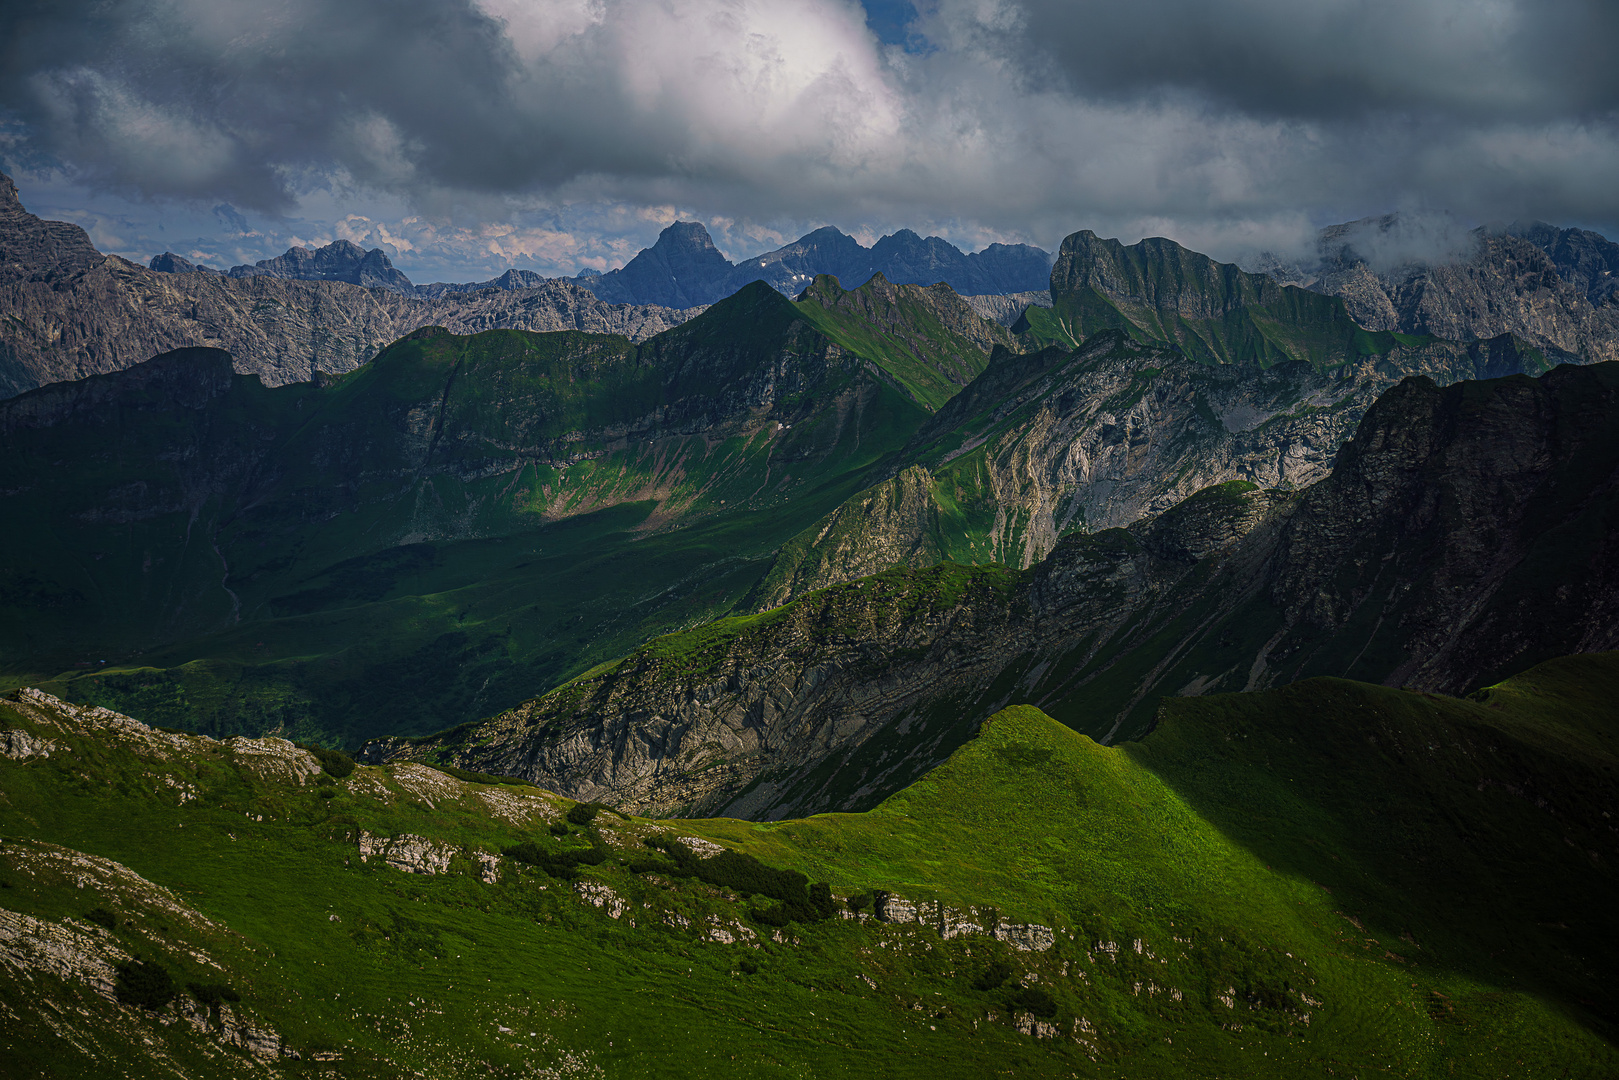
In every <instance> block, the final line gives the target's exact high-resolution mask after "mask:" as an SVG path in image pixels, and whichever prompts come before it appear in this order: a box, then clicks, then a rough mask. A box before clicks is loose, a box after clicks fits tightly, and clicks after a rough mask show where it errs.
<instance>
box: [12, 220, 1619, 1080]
mask: <svg viewBox="0 0 1619 1080" xmlns="http://www.w3.org/2000/svg"><path fill="white" fill-rule="evenodd" d="M3 225H4V222H0V226H3ZM0 232H3V229H0ZM30 235H32V234H30ZM36 239H37V238H36ZM46 239H49V237H48V236H47V237H46ZM0 240H4V236H3V235H0ZM43 242H44V241H41V243H43ZM86 243H88V241H86ZM851 243H852V241H851ZM36 246H37V245H36ZM58 246H60V245H58ZM18 250H21V249H18ZM24 254H26V252H24ZM715 254H716V257H717V256H718V253H717V251H716V252H715ZM19 258H21V256H19ZM1543 261H1544V260H1543ZM7 265H8V266H12V265H13V264H12V263H8V264H7ZM15 265H16V266H22V263H21V262H17V263H16V264H15ZM648 265H650V263H649V264H648ZM727 265H728V264H727ZM794 265H795V266H796V265H798V264H796V263H795V264H794ZM1525 265H1528V264H1525ZM1535 265H1537V266H1538V265H1539V264H1538V263H1537V264H1535ZM23 269H27V268H26V267H23ZM7 272H8V273H9V272H11V271H10V270H8V271H7ZM19 272H20V271H19ZM31 273H32V272H31ZM795 273H796V271H795ZM1525 273H1527V271H1525ZM171 276H172V275H171ZM1520 276H1521V275H1520ZM35 278H37V279H38V280H37V281H36V280H34V279H35ZM1530 278H1532V279H1533V280H1530ZM1552 278H1553V279H1554V278H1555V275H1552ZM51 280H54V279H50V278H49V276H48V275H46V276H45V277H40V276H39V274H34V275H33V277H31V278H30V279H29V282H30V284H29V288H30V290H32V291H30V292H29V293H28V295H30V296H34V295H36V294H38V295H40V296H43V295H44V294H45V292H47V291H50V290H51V289H54V286H52V285H51V284H50V282H51ZM75 280H76V279H75ZM795 280H796V279H795ZM804 280H805V281H807V282H808V284H807V286H806V287H804V288H803V289H802V291H801V292H800V293H799V294H798V295H797V296H796V297H788V296H785V295H783V294H782V293H781V292H779V291H777V290H776V289H774V288H772V287H771V286H770V285H769V284H767V283H766V282H764V281H756V282H754V283H753V284H750V285H747V286H745V287H744V288H742V289H740V290H739V291H736V292H735V293H734V294H733V295H731V296H729V297H727V298H724V299H722V300H720V301H719V302H717V303H714V304H713V305H712V306H710V307H708V308H707V309H706V310H703V311H701V312H700V313H698V312H697V311H696V310H695V309H692V310H688V311H683V312H680V313H678V314H679V316H680V318H679V319H678V320H671V321H670V322H668V323H667V324H659V325H660V326H663V327H664V328H662V329H661V331H660V332H656V333H653V332H651V331H650V330H648V331H647V332H646V333H645V334H642V333H640V332H637V333H636V334H635V335H634V336H633V337H632V336H624V335H620V334H617V333H595V332H586V331H585V330H584V329H573V330H562V331H557V332H545V333H538V332H530V331H527V330H523V329H514V328H512V327H509V326H501V325H493V324H489V323H478V324H477V325H470V326H469V325H464V324H460V323H458V324H456V325H457V326H458V327H459V328H460V329H466V330H471V331H476V332H471V333H452V332H450V330H448V329H445V328H443V327H437V326H425V327H422V328H419V329H416V330H414V331H413V332H412V333H410V334H409V335H408V336H406V337H404V338H401V339H399V340H395V341H393V342H392V344H389V345H387V346H386V347H385V348H382V349H381V350H380V352H378V353H377V354H376V355H375V356H374V358H372V359H370V360H369V361H368V362H365V363H363V364H359V366H357V367H353V369H352V370H346V371H344V372H343V373H341V374H331V373H330V372H331V370H332V369H330V368H321V367H319V365H317V364H314V363H313V361H312V362H311V365H310V370H311V372H314V371H316V370H319V371H320V372H322V374H320V376H319V377H318V378H314V379H313V381H308V382H300V381H287V380H282V381H280V383H279V384H277V385H270V383H274V382H277V380H275V379H270V380H266V379H263V378H261V377H259V375H261V374H262V372H260V373H258V374H253V375H250V374H244V373H243V368H242V366H241V363H242V361H241V358H240V357H233V356H232V355H231V354H230V353H228V352H226V351H224V350H223V349H220V348H215V347H212V346H213V345H216V344H219V342H218V341H208V342H200V343H198V344H197V345H196V347H187V348H179V349H176V350H174V351H170V352H166V353H163V354H162V355H158V356H155V357H153V358H151V359H149V360H146V361H145V362H143V363H135V364H133V365H132V366H127V365H123V364H122V363H121V362H120V364H118V365H116V366H117V367H118V368H119V369H118V370H112V371H109V372H106V373H103V374H98V375H94V376H92V377H89V378H84V379H81V380H79V381H70V382H61V383H55V384H51V385H45V386H40V387H38V388H36V389H33V390H30V391H29V392H27V393H22V394H19V395H17V396H15V397H13V398H10V399H8V400H4V401H0V511H3V512H0V1080H9V1078H10V1077H12V1076H16V1077H42V1076H43V1077H78V1076H119V1077H129V1078H139V1077H153V1078H158V1077H162V1078H169V1077H175V1078H179V1077H184V1078H188V1080H191V1078H195V1080H208V1078H213V1077H233V1076H244V1077H245V1076H260V1077H278V1076H285V1077H298V1076H310V1077H332V1078H339V1077H353V1078H376V1080H383V1078H388V1080H393V1078H396V1077H424V1078H431V1080H439V1078H445V1080H457V1078H463V1077H465V1078H469V1080H470V1078H473V1077H491V1076H494V1077H509V1078H513V1080H518V1078H531V1080H560V1078H603V1080H605V1078H618V1077H641V1076H646V1077H668V1078H671V1080H675V1078H680V1080H683V1078H687V1077H732V1076H734V1077H738V1078H755V1077H782V1078H784V1080H785V1078H788V1077H845V1076H846V1077H859V1078H865V1077H911V1076H915V1077H922V1078H926V1080H942V1078H945V1077H962V1078H974V1080H976V1078H981V1077H992V1076H1018V1077H1052V1078H1063V1077H1067V1078H1076V1080H1077V1078H1081V1077H1089V1078H1095V1080H1103V1078H1108V1080H1113V1078H1117V1080H1154V1078H1165V1080H1175V1078H1186V1080H1218V1078H1228V1080H1231V1078H1249V1077H1254V1078H1265V1077H1274V1078H1277V1080H1292V1078H1296V1077H1346V1078H1357V1080H1370V1078H1373V1077H1409V1078H1420V1080H1452V1078H1465V1077H1476V1078H1480V1080H1483V1078H1490V1080H1496V1078H1506V1077H1519V1078H1542V1077H1543V1078H1546V1080H1577V1078H1591V1080H1605V1078H1611V1077H1614V1076H1619V1045H1616V1042H1615V1040H1616V1038H1619V1009H1616V1006H1615V1003H1614V1002H1615V999H1614V996H1613V986H1614V981H1615V978H1616V976H1619V963H1616V962H1619V930H1616V929H1615V924H1614V921H1613V914H1612V913H1613V910H1614V909H1615V908H1616V907H1619V888H1616V886H1619V880H1616V869H1615V862H1616V859H1619V817H1616V815H1619V797H1616V796H1619V708H1616V707H1615V704H1614V702H1615V701H1619V652H1616V651H1614V650H1619V363H1609V362H1601V361H1603V360H1604V359H1605V358H1607V357H1609V356H1610V353H1611V350H1607V348H1606V346H1602V343H1601V342H1598V341H1596V340H1595V339H1594V338H1592V339H1590V340H1588V337H1589V335H1587V336H1584V337H1582V336H1580V335H1574V336H1573V337H1570V336H1569V335H1567V334H1565V335H1563V336H1560V337H1557V338H1556V339H1555V340H1554V339H1553V337H1552V336H1548V334H1546V333H1540V334H1532V335H1529V336H1524V334H1520V333H1519V331H1520V330H1524V329H1525V328H1524V327H1523V326H1517V325H1516V324H1514V325H1510V326H1495V325H1494V324H1493V323H1492V324H1490V325H1491V329H1490V331H1489V335H1486V334H1483V333H1478V334H1466V333H1461V332H1458V333H1457V334H1455V335H1454V337H1453V338H1446V337H1441V336H1435V335H1434V334H1433V333H1429V332H1427V329H1424V327H1423V326H1416V325H1415V324H1413V323H1410V322H1409V321H1405V322H1398V323H1397V325H1396V324H1390V325H1389V326H1384V328H1382V329H1376V330H1373V329H1368V328H1367V326H1366V325H1362V323H1361V322H1357V321H1356V318H1352V317H1351V312H1352V310H1356V311H1358V310H1360V308H1354V309H1352V308H1351V306H1349V305H1348V304H1346V301H1345V300H1344V299H1341V298H1339V297H1338V296H1336V295H1327V294H1326V293H1323V292H1319V291H1308V290H1304V289H1300V288H1297V287H1294V286H1292V285H1282V284H1279V283H1278V282H1277V281H1276V280H1274V279H1273V278H1271V277H1268V276H1265V275H1257V274H1247V273H1244V272H1243V271H1241V270H1240V269H1238V268H1236V267H1234V266H1227V265H1222V264H1219V263H1215V262H1213V261H1212V260H1210V259H1207V258H1205V257H1203V256H1201V255H1197V254H1196V253H1195V252H1189V251H1186V250H1185V249H1183V248H1180V247H1179V246H1178V245H1175V244H1172V243H1170V242H1168V241H1143V242H1142V243H1140V244H1137V245H1134V246H1132V247H1124V246H1122V245H1120V244H1117V243H1116V242H1112V241H1104V240H1101V239H1098V238H1097V237H1095V236H1094V235H1092V234H1090V233H1078V234H1075V235H1074V236H1072V237H1070V238H1069V240H1068V241H1067V242H1065V243H1064V245H1063V248H1062V252H1061V254H1060V256H1059V257H1058V260H1057V264H1056V267H1055V269H1054V270H1053V271H1052V277H1051V291H1050V298H1049V299H1050V301H1051V306H1050V307H1044V306H1027V305H1026V302H1024V301H1018V303H1024V304H1025V309H1024V310H1022V311H1021V315H1019V311H1017V310H1010V309H1008V308H1007V306H1006V305H1005V304H988V305H986V304H984V303H982V302H981V301H983V300H984V299H985V298H983V297H976V298H965V299H964V298H963V297H960V296H957V295H956V294H955V293H954V292H953V291H952V290H951V289H950V288H949V287H948V286H946V285H943V284H935V285H929V286H919V285H910V284H905V285H895V284H893V283H892V282H890V281H889V280H886V279H885V278H884V277H882V276H881V275H877V276H873V277H871V278H870V280H868V281H866V282H865V283H863V284H860V285H859V286H858V287H854V288H849V287H846V286H847V285H852V284H854V283H853V282H841V281H839V280H838V279H836V278H834V277H830V276H827V275H824V274H823V275H820V276H818V277H813V278H811V277H808V276H805V278H804ZM1514 280H1517V279H1516V278H1515V279H1514ZM1547 280H1551V279H1548V278H1546V274H1544V273H1542V272H1541V271H1540V270H1536V271H1535V273H1534V274H1533V275H1530V277H1528V278H1524V279H1523V282H1520V284H1524V282H1527V284H1524V289H1530V288H1531V286H1532V287H1533V288H1535V289H1539V288H1541V286H1539V285H1535V284H1534V282H1535V281H1542V282H1544V281H1547ZM36 285H37V286H38V288H34V286H36ZM1545 287H1546V288H1551V286H1550V285H1546V286H1545ZM345 288H353V289H355V290H359V291H360V292H363V291H364V290H363V289H361V287H360V286H345ZM1565 291H1566V290H1565ZM1519 292H1522V290H1519ZM51 295H52V296H53V297H56V299H57V300H58V301H60V302H62V303H66V302H67V301H66V300H62V299H61V298H62V297H63V296H67V295H68V294H67V293H66V292H63V293H61V296H58V295H57V293H56V292H52V293H51ZM265 295H269V294H268V293H266V294H265ZM344 295H347V294H344ZM469 295H480V294H478V293H477V292H476V291H474V292H473V293H469ZM1468 295H1472V294H1471V293H1469V294H1468ZM1514 295H1517V293H1515V294H1514ZM1525 295H1527V293H1526V294H1525ZM351 299H354V300H355V302H356V303H359V302H360V300H359V299H358V298H351ZM489 299H490V298H488V297H485V298H484V301H488V300H489ZM991 299H996V300H1001V301H1005V300H1007V299H1008V298H1005V297H998V298H991ZM1362 299H1364V297H1362ZM969 300H973V301H975V302H973V303H970V302H969ZM484 301H479V303H483V302H484ZM53 302H54V301H53ZM491 302H492V301H491ZM1357 303H1359V301H1357ZM1437 305H1438V301H1437V300H1435V301H1434V304H1431V305H1429V308H1425V309H1424V310H1429V309H1431V310H1433V311H1439V310H1440V307H1439V306H1437ZM1588 306H1589V305H1588ZM1362 307H1364V305H1362ZM1543 308H1544V305H1543ZM256 310H257V309H256ZM345 310H346V309H345ZM986 310H987V311H989V312H990V313H992V314H995V315H996V317H997V318H998V319H1000V320H1001V321H999V322H997V321H994V320H991V319H989V318H987V317H985V316H984V314H983V312H984V311H986ZM1537 310H1540V309H1537ZM1544 310H1545V311H1550V310H1552V309H1551V308H1544ZM266 311H268V309H266ZM1392 311H1393V308H1390V312H1392ZM333 312H336V309H332V311H328V312H327V314H326V315H325V316H322V318H327V317H330V318H333V319H335V318H336V316H337V315H338V314H341V312H336V314H333ZM204 314H206V313H204ZM294 314H295V313H292V312H288V313H286V315H285V318H286V319H292V318H293V317H294ZM619 314H620V315H624V314H625V313H624V312H619ZM305 316H308V317H309V318H314V316H312V315H309V313H308V312H305V313H304V314H302V315H297V318H298V319H305ZM256 317H261V318H262V319H264V320H269V321H274V319H272V315H271V314H266V313H265V312H259V314H258V315H257V316H256ZM625 317H628V316H625ZM1357 317H1358V316H1357ZM1604 317H1605V316H1604ZM276 318H280V317H279V316H277V317H276ZM198 319H199V317H198V316H194V317H193V321H198ZM283 321H285V320H283ZM305 321H307V319H306V320H305ZM317 321H318V320H317ZM339 321H341V320H339ZM1386 321H1387V320H1385V322H1386ZM1520 321H1521V320H1520ZM1475 322H1476V321H1475ZM1600 322H1601V320H1598V319H1595V318H1594V317H1593V318H1592V319H1588V320H1586V322H1585V323H1582V324H1581V325H1582V326H1585V327H1587V329H1589V328H1590V327H1596V326H1598V324H1599V323H1600ZM1008 323H1009V324H1011V325H1007V324H1008ZM19 325H21V324H19ZM198 325H202V324H201V322H200V321H199V322H198ZM300 325H303V324H302V323H300ZM311 325H313V324H311ZM578 325H580V326H583V325H585V324H584V323H580V324H578ZM590 325H592V326H597V325H604V324H597V323H591V324H590ZM613 325H616V324H613ZM637 325H640V324H639V323H638V324H637ZM1426 325H1427V324H1424V326H1426ZM1435 325H1437V324H1435ZM1445 325H1451V326H1456V327H1464V324H1463V323H1459V322H1455V321H1454V320H1453V321H1452V322H1451V323H1446V324H1445ZM1472 325H1475V323H1466V324H1465V326H1472ZM1478 325H1483V324H1482V323H1478ZM1431 328H1432V327H1428V329H1431ZM1417 330H1422V332H1416V331H1417ZM334 332H335V331H334ZM1593 332H1594V331H1593ZM1571 333H1572V332H1571ZM1580 334H1582V335H1583V334H1586V331H1585V330H1581V331H1580ZM165 340H166V339H165ZM1559 341H1561V342H1563V344H1562V345H1559V344H1557V342H1559ZM1574 345H1578V346H1579V350H1578V351H1573V346H1574ZM204 346H207V347H204ZM1565 346H1566V347H1565ZM1599 346H1602V347H1599ZM42 347H43V346H42ZM367 355H369V354H367ZM0 360H3V357H0ZM340 366H342V367H345V368H346V367H349V366H351V365H349V364H347V363H345V364H343V365H340Z"/></svg>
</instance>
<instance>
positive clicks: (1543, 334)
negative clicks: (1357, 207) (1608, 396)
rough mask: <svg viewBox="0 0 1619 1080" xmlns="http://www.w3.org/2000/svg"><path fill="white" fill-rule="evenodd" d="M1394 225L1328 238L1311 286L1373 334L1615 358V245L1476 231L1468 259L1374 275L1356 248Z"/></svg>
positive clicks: (1391, 219) (1527, 230) (1371, 224)
mask: <svg viewBox="0 0 1619 1080" xmlns="http://www.w3.org/2000/svg"><path fill="white" fill-rule="evenodd" d="M1399 227H1400V219H1399V218H1398V217H1397V216H1395V215H1390V216H1388V217H1385V218H1378V219H1371V220H1367V221H1357V222H1349V223H1347V224H1344V225H1339V226H1334V227H1333V228H1330V229H1327V230H1324V231H1323V233H1322V236H1321V264H1320V266H1319V267H1316V268H1312V269H1311V270H1310V271H1309V273H1310V275H1311V276H1312V277H1313V278H1314V280H1313V281H1312V282H1311V283H1310V286H1309V287H1310V288H1311V289H1313V290H1316V291H1319V292H1322V293H1326V294H1329V295H1332V296H1335V297H1339V298H1341V299H1342V300H1343V301H1344V303H1345V305H1346V306H1347V307H1348V310H1349V313H1350V315H1351V316H1353V317H1354V319H1355V321H1356V322H1358V323H1360V325H1362V326H1364V327H1366V328H1367V329H1370V330H1392V331H1400V332H1403V333H1410V334H1435V335H1438V336H1439V337H1445V338H1451V339H1455V340H1458V341H1467V340H1472V339H1484V338H1493V337H1496V336H1498V335H1500V334H1514V335H1516V336H1518V337H1520V338H1522V339H1523V340H1525V341H1527V342H1529V343H1531V344H1533V345H1534V346H1536V347H1537V348H1540V349H1543V350H1545V351H1546V352H1547V353H1548V354H1550V355H1554V356H1557V357H1558V358H1559V359H1574V358H1579V359H1580V360H1582V361H1584V362H1586V363H1592V362H1596V361H1602V360H1614V359H1619V304H1616V303H1615V302H1613V299H1612V297H1613V295H1614V291H1613V290H1614V285H1613V284H1612V282H1613V280H1614V279H1613V272H1614V271H1615V270H1619V245H1614V244H1612V243H1610V242H1609V241H1607V240H1606V239H1604V238H1603V237H1601V236H1599V235H1597V234H1596V233H1583V232H1581V231H1580V230H1574V229H1568V230H1560V229H1555V228H1553V227H1552V226H1549V225H1544V224H1542V223H1531V224H1523V225H1514V226H1512V227H1510V228H1508V229H1506V230H1495V229H1476V230H1474V231H1473V233H1472V234H1471V237H1470V241H1471V245H1472V251H1471V252H1470V253H1469V254H1467V255H1466V256H1463V257H1460V258H1457V259H1456V260H1454V261H1449V262H1431V263H1430V262H1410V263H1406V264H1403V265H1399V266H1394V267H1385V268H1382V269H1374V268H1373V266H1372V265H1370V264H1369V263H1368V261H1367V259H1366V257H1365V256H1364V255H1363V254H1362V253H1361V251H1360V250H1359V249H1358V248H1357V246H1356V244H1357V243H1359V244H1361V245H1362V246H1367V245H1368V244H1369V243H1375V242H1376V239H1377V236H1378V235H1379V234H1382V233H1387V232H1390V231H1391V230H1397V229H1398V228H1399ZM1367 234H1371V236H1370V239H1368V235H1367Z"/></svg>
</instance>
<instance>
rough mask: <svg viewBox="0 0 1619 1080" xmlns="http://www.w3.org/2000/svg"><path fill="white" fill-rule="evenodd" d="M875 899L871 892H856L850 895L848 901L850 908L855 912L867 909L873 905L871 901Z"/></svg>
mask: <svg viewBox="0 0 1619 1080" xmlns="http://www.w3.org/2000/svg"><path fill="white" fill-rule="evenodd" d="M873 899H874V898H873V897H872V895H871V894H870V893H869V892H863V893H855V894H854V895H853V896H851V897H849V899H848V901H847V903H848V905H849V910H850V911H854V912H861V911H865V910H866V909H867V908H869V907H871V902H872V900H873Z"/></svg>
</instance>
